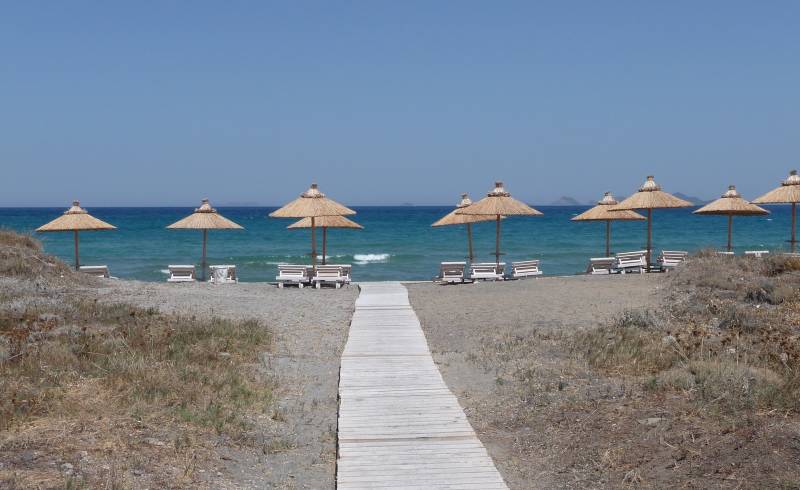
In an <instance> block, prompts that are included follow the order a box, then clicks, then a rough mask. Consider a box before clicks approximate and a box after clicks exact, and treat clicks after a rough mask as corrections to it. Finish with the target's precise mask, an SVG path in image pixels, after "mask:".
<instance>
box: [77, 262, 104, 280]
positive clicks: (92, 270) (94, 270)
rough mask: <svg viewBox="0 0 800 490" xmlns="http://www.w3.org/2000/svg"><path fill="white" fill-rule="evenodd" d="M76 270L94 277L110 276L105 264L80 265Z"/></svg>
mask: <svg viewBox="0 0 800 490" xmlns="http://www.w3.org/2000/svg"><path fill="white" fill-rule="evenodd" d="M78 271H79V272H83V273H84V274H88V275H90V276H94V277H105V278H110V277H111V274H109V272H108V266H107V265H82V266H80V268H79V269H78Z"/></svg>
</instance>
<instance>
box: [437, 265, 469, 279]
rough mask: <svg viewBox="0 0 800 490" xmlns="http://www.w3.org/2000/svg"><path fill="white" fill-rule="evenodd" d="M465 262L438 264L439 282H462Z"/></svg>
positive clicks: (465, 266)
mask: <svg viewBox="0 0 800 490" xmlns="http://www.w3.org/2000/svg"><path fill="white" fill-rule="evenodd" d="M466 268H467V263H466V262H442V263H441V264H439V281H441V282H443V283H445V284H454V283H462V282H464V270H465V269H466Z"/></svg>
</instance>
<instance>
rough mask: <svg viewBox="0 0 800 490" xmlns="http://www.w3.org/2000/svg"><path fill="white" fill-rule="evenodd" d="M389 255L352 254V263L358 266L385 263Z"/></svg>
mask: <svg viewBox="0 0 800 490" xmlns="http://www.w3.org/2000/svg"><path fill="white" fill-rule="evenodd" d="M389 257H391V254H354V255H353V261H354V262H355V263H356V264H358V265H364V264H369V263H370V262H386V261H388V260H389Z"/></svg>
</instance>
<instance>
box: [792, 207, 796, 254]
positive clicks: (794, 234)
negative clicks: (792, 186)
mask: <svg viewBox="0 0 800 490" xmlns="http://www.w3.org/2000/svg"><path fill="white" fill-rule="evenodd" d="M796 232H797V203H796V202H793V203H792V253H794V251H795V245H796V244H797V240H796V239H795V238H796V237H797V234H796Z"/></svg>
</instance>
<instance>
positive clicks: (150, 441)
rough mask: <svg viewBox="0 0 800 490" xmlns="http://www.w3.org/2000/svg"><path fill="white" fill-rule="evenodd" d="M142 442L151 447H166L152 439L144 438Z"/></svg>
mask: <svg viewBox="0 0 800 490" xmlns="http://www.w3.org/2000/svg"><path fill="white" fill-rule="evenodd" d="M144 442H145V444H150V445H151V446H166V444H165V443H163V442H162V441H159V440H158V439H156V438H154V437H146V438H145V439H144Z"/></svg>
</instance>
